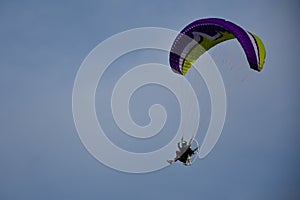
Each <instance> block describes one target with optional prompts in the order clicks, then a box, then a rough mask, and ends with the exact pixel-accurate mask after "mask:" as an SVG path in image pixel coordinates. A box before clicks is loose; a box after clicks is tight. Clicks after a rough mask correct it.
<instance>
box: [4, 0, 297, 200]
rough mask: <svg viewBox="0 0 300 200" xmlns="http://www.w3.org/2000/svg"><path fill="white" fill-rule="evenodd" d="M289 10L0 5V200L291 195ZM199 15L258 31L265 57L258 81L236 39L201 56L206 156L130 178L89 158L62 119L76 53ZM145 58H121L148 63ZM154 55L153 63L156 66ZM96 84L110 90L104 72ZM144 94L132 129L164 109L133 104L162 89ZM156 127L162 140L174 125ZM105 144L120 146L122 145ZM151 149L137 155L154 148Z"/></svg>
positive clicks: (293, 50) (68, 119)
mask: <svg viewBox="0 0 300 200" xmlns="http://www.w3.org/2000/svg"><path fill="white" fill-rule="evenodd" d="M298 8H299V4H298V3H297V1H234V0H232V1H230V0H229V1H226V3H224V1H163V2H161V1H116V0H114V1H88V2H84V1H47V2H46V1H45V2H41V1H27V2H26V3H25V2H22V1H20V2H17V1H15V2H12V1H1V3H0V25H1V29H0V44H1V45H0V67H1V73H0V91H1V94H2V95H1V98H0V106H1V112H0V119H1V126H0V158H1V162H0V199H3V200H4V199H145V200H147V199H182V198H189V199H233V200H234V199H245V200H247V199H249V200H250V199H251V200H252V199H276V200H277V199H278V200H279V199H299V198H300V194H299V190H298V189H299V184H300V181H299V178H300V177H299V176H300V174H299V172H298V169H299V167H300V166H299V165H300V164H299V163H300V160H299V158H300V157H299V150H300V149H299V139H300V137H299V131H298V129H297V128H298V120H297V119H298V113H299V100H300V99H299V85H300V84H299V79H298V74H299V73H300V69H299V66H298V63H299V62H298V59H297V58H298V57H297V56H298V55H297V54H298V52H300V49H299V45H298V42H297V38H295V37H297V35H298V33H299V25H298V24H299V23H298V21H297V19H298V18H299V17H298V14H297V12H298ZM205 17H221V18H225V19H228V20H230V21H233V22H236V23H237V24H239V25H241V26H242V27H244V28H245V29H247V30H249V31H251V32H254V33H256V34H257V35H259V36H260V37H261V38H262V40H263V42H264V44H265V46H266V50H267V58H266V62H265V66H264V70H263V71H262V73H259V74H258V73H255V72H253V71H251V70H249V69H248V68H247V62H246V59H245V57H244V55H243V52H242V50H241V48H240V46H239V45H238V43H237V42H235V41H229V42H226V43H224V44H222V45H220V47H216V48H214V49H212V50H211V52H210V53H211V55H212V57H213V58H214V59H215V61H216V63H217V65H218V66H220V71H221V74H222V76H223V80H224V83H225V87H226V92H227V103H228V108H227V118H226V122H225V126H224V129H223V133H222V135H221V138H220V140H219V141H218V143H217V145H216V146H215V148H214V149H213V151H212V152H211V153H210V154H209V156H208V157H206V158H205V159H203V160H197V162H196V163H195V164H194V165H193V166H191V167H189V168H187V167H184V166H182V165H181V164H179V163H178V164H177V163H176V164H175V165H172V166H171V167H167V168H165V169H163V170H160V171H157V172H153V173H148V174H140V175H133V174H126V173H121V172H118V171H115V170H112V169H110V168H108V167H106V166H104V165H103V164H101V163H100V162H98V161H97V160H96V159H94V158H93V157H92V156H91V155H90V154H89V153H88V152H87V151H86V149H85V148H84V146H83V145H82V143H81V142H80V139H79V137H78V134H77V132H76V129H75V125H74V122H73V117H72V89H73V83H74V80H75V76H76V73H77V70H78V69H79V66H80V64H81V62H82V61H83V60H84V58H85V57H86V56H87V54H88V53H89V52H90V51H91V50H92V49H93V48H94V47H95V46H96V45H97V44H99V43H100V42H101V41H103V40H105V39H106V38H108V37H110V36H111V35H113V34H116V33H119V32H121V31H125V30H128V29H131V28H137V27H145V26H155V27H165V28H170V29H173V30H178V31H180V30H181V29H182V28H183V27H184V26H185V25H186V24H188V23H190V22H191V21H193V20H196V19H199V18H205ZM145 52H146V53H147V51H145ZM145 52H144V53H141V55H139V54H138V55H137V56H138V58H137V59H135V57H134V56H135V55H129V57H128V60H127V59H126V57H124V58H121V59H122V60H121V62H125V64H128V66H129V65H130V63H134V64H135V63H143V62H149V61H150V60H151V57H149V56H147V55H146V54H145ZM156 53H157V52H156ZM156 53H154V54H155V55H156ZM154 54H153V55H154ZM164 56H167V54H162V56H161V55H157V57H156V56H155V58H156V59H157V60H160V61H162V62H164V61H165V60H164ZM126 60H127V61H126ZM136 60H138V61H136ZM117 64H118V63H117V62H116V63H115V65H117ZM226 65H229V66H230V67H231V68H230V67H227V66H226ZM240 66H242V67H240ZM111 72H112V74H111V75H110V76H111V77H113V76H114V73H116V75H118V72H114V70H111ZM107 82H108V83H105V84H108V86H107V87H110V86H109V84H111V83H110V80H109V76H108V80H107ZM104 88H105V87H104ZM99 89H101V88H99ZM154 89H155V88H154ZM154 89H153V90H154ZM156 89H157V90H154V91H152V90H151V89H149V88H145V90H144V91H140V92H141V93H140V94H139V93H137V94H136V99H137V101H142V102H146V103H140V104H138V107H137V108H132V109H133V118H134V119H136V120H137V122H139V123H145V121H147V118H144V116H145V115H144V114H143V113H142V114H141V113H139V110H141V111H143V112H144V110H143V109H145V107H147V106H148V105H149V104H151V103H153V102H156V101H158V100H159V101H165V99H164V98H159V99H154V100H148V99H145V100H143V93H147V92H154V94H161V93H162V92H163V91H162V90H161V88H156ZM97 95H98V96H97V98H99V99H100V98H101V96H99V94H97ZM198 95H199V96H201V95H202V94H200V93H198ZM170 96H171V95H170V94H166V97H168V98H169V97H170ZM100 100H101V99H100ZM172 105H173V103H172ZM174 105H176V103H174ZM202 106H203V107H204V112H209V110H205V106H206V105H205V104H204V105H202ZM172 108H173V107H172V106H171V105H169V107H166V110H168V109H169V110H171V109H172ZM99 109H101V107H100V105H99ZM204 116H205V115H204ZM106 120H108V123H111V122H109V118H108V119H106ZM139 120H140V121H139ZM167 125H168V126H167V127H166V129H165V130H164V131H165V132H166V133H167V132H168V133H170V132H173V131H174V129H176V127H177V126H178V125H177V124H174V125H172V124H170V123H168V124H167ZM113 137H114V136H112V139H113V140H114V142H116V143H118V144H119V143H120V145H124V146H126V142H127V138H126V139H124V140H125V141H124V140H123V139H120V138H122V137H116V138H113ZM118 138H119V139H118ZM153 142H154V143H155V144H153V146H152V145H151V143H147V144H145V148H146V151H147V150H148V149H150V150H151V149H153V147H156V145H158V146H161V145H163V142H165V141H163V142H162V141H161V140H157V139H155V138H153ZM135 143H136V141H134V144H135ZM143 145H144V144H143ZM143 145H138V150H140V151H143Z"/></svg>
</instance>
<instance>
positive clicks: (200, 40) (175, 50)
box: [167, 18, 266, 165]
mask: <svg viewBox="0 0 300 200" xmlns="http://www.w3.org/2000/svg"><path fill="white" fill-rule="evenodd" d="M231 39H237V40H238V42H239V43H240V45H241V47H242V49H243V51H244V53H245V55H246V58H247V60H248V63H249V66H250V68H251V69H253V70H256V71H258V72H259V71H261V70H262V69H263V65H264V62H265V57H266V50H265V47H264V44H263V42H262V41H261V39H260V38H259V37H258V36H257V35H255V34H253V33H251V32H249V31H246V30H244V29H243V28H241V27H240V26H238V25H236V24H234V23H232V22H230V21H227V20H225V19H219V18H207V19H199V20H196V21H194V22H192V23H190V24H188V25H187V26H186V27H185V28H184V29H183V30H182V31H181V32H180V33H179V34H178V35H177V37H176V39H175V40H174V42H173V44H172V47H171V50H170V54H169V63H170V66H171V69H172V70H173V71H174V72H175V73H178V74H181V75H185V74H186V73H187V72H188V70H189V69H190V68H191V66H192V65H193V63H194V62H195V61H196V60H197V59H198V58H199V57H201V55H203V54H204V53H205V52H206V51H208V50H209V49H210V48H212V47H213V46H216V45H218V44H220V43H222V42H224V41H227V40H231ZM194 134H195V133H194ZM194 140H195V138H194V136H193V138H192V139H191V140H190V141H189V143H188V144H186V142H185V141H183V139H182V140H181V144H179V143H178V148H179V151H177V152H176V157H175V158H174V159H173V160H167V162H168V163H169V164H172V163H173V162H176V161H177V160H179V161H181V162H183V163H184V164H185V165H191V162H190V158H191V156H193V155H194V154H195V153H198V151H199V150H198V149H199V145H197V148H195V149H194V150H193V149H191V144H192V142H193V141H194Z"/></svg>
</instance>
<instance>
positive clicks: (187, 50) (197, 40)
mask: <svg viewBox="0 0 300 200" xmlns="http://www.w3.org/2000/svg"><path fill="white" fill-rule="evenodd" d="M187 38H188V39H187ZM234 38H236V39H237V40H238V41H239V43H240V44H241V46H242V48H243V50H244V52H245V54H246V57H247V60H248V63H249V65H250V67H251V68H252V69H254V70H257V71H261V70H262V68H263V64H264V60H265V57H266V50H265V47H264V44H263V43H262V41H261V40H260V38H259V37H258V36H256V35H255V34H253V33H250V32H248V31H245V30H244V29H243V28H241V27H240V26H238V25H236V24H234V23H232V22H229V21H226V20H224V19H218V18H208V19H200V20H197V21H194V22H192V23H190V24H189V25H187V26H186V27H185V28H184V29H183V30H182V31H181V32H180V33H179V34H178V36H177V37H176V39H175V41H174V43H173V45H172V48H171V52H170V57H169V61H170V65H171V67H172V69H173V71H175V72H176V73H179V74H182V75H185V74H186V73H187V71H188V70H189V68H190V67H191V66H192V64H193V63H194V62H195V61H196V60H197V59H198V58H199V57H200V56H201V55H202V54H203V53H204V52H205V51H207V50H209V49H210V48H211V47H213V46H215V45H217V44H219V43H221V42H223V41H226V40H230V39H234Z"/></svg>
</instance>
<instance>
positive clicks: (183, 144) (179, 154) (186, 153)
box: [167, 137, 199, 166]
mask: <svg viewBox="0 0 300 200" xmlns="http://www.w3.org/2000/svg"><path fill="white" fill-rule="evenodd" d="M193 140H194V138H192V139H190V141H189V143H187V141H185V140H184V139H183V137H182V138H181V141H180V142H178V143H177V146H178V150H179V151H176V157H175V158H174V159H172V160H167V162H168V163H169V164H172V163H173V162H176V161H177V160H179V161H180V162H182V163H183V164H184V165H186V166H189V165H192V161H191V157H192V156H193V155H194V154H196V153H197V151H198V148H199V147H198V146H197V147H196V148H194V149H192V147H191V146H192V142H193Z"/></svg>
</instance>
